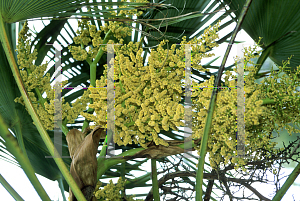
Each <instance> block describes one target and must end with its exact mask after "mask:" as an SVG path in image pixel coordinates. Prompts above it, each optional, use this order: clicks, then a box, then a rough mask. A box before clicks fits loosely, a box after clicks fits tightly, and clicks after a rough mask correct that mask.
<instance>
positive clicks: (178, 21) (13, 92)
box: [0, 0, 300, 200]
mask: <svg viewBox="0 0 300 201" xmlns="http://www.w3.org/2000/svg"><path fill="white" fill-rule="evenodd" d="M244 2H245V1H241V0H233V1H230V2H227V1H210V0H209V1H208V0H207V1H199V2H197V1H193V0H186V1H184V3H183V2H182V1H153V3H156V4H153V5H152V4H146V3H144V4H143V3H135V4H128V5H129V6H132V7H129V6H128V8H129V9H130V8H131V9H133V8H137V7H138V8H139V9H142V8H147V10H146V11H145V12H144V13H143V15H141V16H139V17H138V18H137V19H136V21H135V22H136V24H140V27H138V26H135V27H134V25H131V24H130V23H127V25H128V26H129V27H130V26H133V27H132V28H134V30H135V32H134V35H133V37H132V38H133V40H132V39H131V38H130V37H127V38H124V43H128V42H129V41H131V40H132V41H133V42H138V41H140V40H141V39H142V40H141V41H142V43H143V46H144V47H154V46H156V45H157V44H158V43H159V42H160V41H161V40H162V39H168V40H169V43H168V45H169V47H171V45H172V44H176V43H179V42H180V39H181V37H182V36H183V35H184V36H186V37H187V38H189V37H191V36H195V37H199V36H200V35H201V34H203V32H204V30H205V29H206V28H207V27H208V26H205V27H204V28H202V27H203V25H205V24H206V23H207V22H209V20H211V19H212V18H213V17H214V16H217V14H218V13H219V10H220V9H221V8H226V9H227V8H229V10H227V11H226V12H224V13H223V14H222V15H220V16H217V19H216V20H214V21H212V22H211V23H210V25H215V24H216V23H217V22H218V20H222V19H225V18H226V17H228V16H230V17H231V19H230V20H229V21H228V22H225V23H222V24H221V25H220V28H219V31H224V30H225V28H226V27H228V26H229V25H231V24H232V23H235V22H238V16H240V15H241V11H242V7H243V5H244ZM54 3H55V4H54ZM81 3H84V4H81ZM226 3H227V4H226ZM124 4H125V3H124V2H120V1H118V2H112V1H109V2H104V1H102V2H96V1H93V3H87V2H85V1H64V2H60V1H58V2H56V1H48V3H45V4H42V3H41V2H39V1H31V3H30V4H26V1H12V2H9V3H8V2H6V1H4V0H3V1H2V2H1V7H0V12H1V16H2V18H1V19H0V25H1V30H2V31H1V34H0V35H1V42H2V47H1V51H0V52H1V53H0V54H1V55H0V58H1V68H0V72H1V73H0V76H1V78H2V79H0V82H1V86H3V87H1V90H0V93H1V94H0V106H1V107H0V108H1V110H0V111H1V112H0V115H1V117H2V119H3V120H4V121H2V122H1V123H3V124H1V125H3V127H1V129H2V130H1V136H2V135H3V136H2V138H3V139H1V143H2V144H3V145H4V147H2V149H3V150H7V151H9V152H10V153H11V154H12V155H13V156H14V158H15V160H16V161H17V162H18V164H20V166H21V167H22V169H24V171H25V173H26V174H27V176H28V178H29V179H30V181H31V182H32V184H33V186H34V187H35V189H36V190H37V192H38V194H39V195H40V197H41V199H42V200H50V199H49V197H48V195H47V194H46V192H45V191H44V189H43V187H42V186H41V185H40V183H39V182H38V180H37V179H36V177H35V175H34V173H38V174H40V175H42V176H44V177H46V178H48V179H50V180H57V181H58V182H59V184H60V188H61V189H62V192H63V191H68V190H69V186H70V187H71V188H72V191H73V192H74V194H75V196H76V197H77V198H78V200H81V199H82V200H84V198H83V195H82V194H81V191H80V190H79V189H78V187H77V185H76V183H75V182H74V180H73V179H72V177H71V175H70V174H69V169H70V165H71V160H70V158H62V159H61V158H54V160H53V159H49V158H45V156H50V155H52V156H54V152H53V148H54V146H53V141H54V131H53V130H52V131H51V130H50V131H49V130H48V131H46V130H45V129H44V128H43V126H42V125H41V124H40V120H39V118H38V115H37V114H36V112H35V111H34V110H31V109H30V105H32V103H30V101H28V94H26V92H25V91H24V90H23V89H24V87H23V86H24V85H23V83H22V81H21V80H20V77H19V76H18V73H17V72H18V71H17V69H18V66H17V64H16V60H17V55H16V53H13V52H14V51H12V50H13V49H16V40H15V38H16V37H15V35H14V32H13V31H12V30H14V29H15V27H16V24H15V23H16V22H18V21H21V20H26V19H33V18H41V17H54V18H56V20H54V19H53V20H51V22H50V23H49V24H48V25H46V26H45V27H44V28H43V30H42V31H40V32H38V33H32V34H33V36H34V39H33V40H32V43H31V46H32V47H34V48H35V49H37V52H38V54H37V59H36V60H35V65H37V66H38V65H40V64H41V63H42V62H43V60H44V58H45V57H49V59H50V60H52V61H53V60H54V56H52V57H51V56H48V55H49V52H52V55H53V54H55V50H54V49H53V46H51V45H49V44H53V43H55V42H58V43H59V44H64V43H66V42H67V41H68V40H67V39H66V36H65V35H63V34H62V33H63V31H65V32H67V33H68V34H69V35H70V38H73V37H74V36H75V30H74V29H73V28H72V27H71V26H70V23H69V21H68V19H69V18H70V16H86V17H87V18H89V19H90V20H91V24H93V25H97V27H98V29H99V28H100V25H103V23H104V22H103V20H109V19H110V18H111V17H112V16H111V15H110V14H109V12H108V11H107V10H108V6H112V5H116V6H122V5H124ZM169 4H171V6H170V5H169ZM49 5H51V6H49ZM53 5H56V6H53ZM95 5H98V6H101V7H99V9H100V8H101V12H100V10H97V9H95V10H93V12H89V11H87V12H83V10H82V7H83V6H88V7H90V8H93V6H95ZM299 6H300V3H295V2H293V1H291V2H290V4H287V3H284V2H283V1H280V0H278V1H277V2H276V3H273V2H272V3H270V2H268V1H262V0H260V1H253V2H252V4H251V6H250V8H249V11H248V13H247V15H246V17H245V19H244V22H243V23H242V25H241V27H242V28H243V29H244V30H245V31H246V32H247V33H248V34H249V35H250V36H251V37H252V38H253V39H254V40H255V41H257V40H258V39H259V37H263V39H262V42H263V46H262V48H263V52H262V54H261V55H260V57H259V58H258V60H257V64H263V63H264V61H265V60H266V59H267V58H268V57H269V58H270V59H271V60H272V61H273V62H274V63H276V64H278V65H281V61H282V60H286V59H287V57H289V56H290V55H295V57H293V58H292V60H291V65H290V66H291V68H292V70H293V69H296V65H297V64H298V63H299V61H298V60H297V59H298V58H299V57H297V54H298V53H299V52H300V51H299V50H298V49H297V48H299V43H300V41H299V37H298V36H297V34H296V32H297V31H298V29H299V27H300V26H299V23H300V21H299V19H298V18H297V16H298V13H297V12H296V11H297V10H298V9H297V8H299ZM278 7H280V8H284V9H282V10H281V9H276V8H278ZM21 8H22V9H21ZM16 10H18V12H15V11H16ZM265 10H267V11H268V12H265ZM274 10H276V11H277V12H276V14H275V13H274V14H273V13H272V11H274ZM285 10H289V11H291V12H289V14H286V12H285ZM232 11H234V14H233V13H232ZM203 13H209V14H205V15H203ZM178 16H180V17H178ZM234 16H236V17H234ZM162 18H164V19H165V20H163V21H162V20H161V19H162ZM119 19H121V20H122V18H121V17H120V16H119ZM273 19H276V20H273ZM123 20H125V23H126V22H131V20H133V18H129V19H127V18H125V19H124V17H123ZM149 22H151V26H149V25H148V23H149ZM10 23H11V24H10ZM265 25H268V26H265ZM254 27H258V28H256V29H255V28H254ZM200 28H201V29H200ZM198 30H200V32H198ZM273 30H276V32H274V31H273ZM139 32H141V37H139ZM232 33H233V31H232V32H230V33H228V34H225V36H224V37H223V38H221V39H220V40H218V41H217V43H218V44H221V43H223V42H228V39H229V38H230V36H231V35H232ZM101 37H102V38H104V37H105V35H101ZM70 45H74V41H72V42H71V44H70ZM61 48H62V63H63V68H62V73H63V74H64V73H65V72H69V73H70V74H73V75H76V76H72V77H69V78H68V83H69V86H79V85H81V86H83V87H87V86H89V85H90V83H89V81H88V80H89V79H91V78H90V65H89V63H88V62H86V61H74V62H69V61H70V58H71V57H72V55H71V54H70V52H69V51H68V47H67V46H64V45H61ZM144 50H145V54H144V62H146V57H147V53H149V52H150V51H151V50H150V48H148V49H147V48H144ZM216 59H217V58H216ZM216 59H214V60H212V61H211V62H209V63H208V64H207V65H204V67H206V68H212V69H214V68H217V69H219V67H216V66H212V65H211V63H212V62H214V61H215V60H216ZM97 63H98V64H97V65H99V66H103V64H105V63H107V61H106V57H105V56H103V57H101V59H100V60H99V61H98V62H97ZM224 64H225V63H224ZM233 66H234V64H231V65H228V66H227V67H226V69H227V70H230V69H232V67H233ZM261 66H263V65H261ZM192 72H193V74H194V75H196V76H197V79H198V81H199V82H203V81H201V80H202V79H204V80H207V79H209V78H210V76H212V75H215V76H216V75H217V72H216V73H210V72H206V73H201V72H199V71H197V70H195V69H192ZM47 73H50V75H51V76H52V75H54V74H55V65H53V66H51V67H50V68H49V69H48V71H47ZM219 73H222V72H219ZM101 75H103V69H101V68H100V69H99V70H98V71H97V72H96V77H97V78H100V77H101ZM263 76H265V74H258V75H257V77H256V78H257V79H259V78H261V77H263ZM52 81H53V80H52ZM221 82H222V83H223V81H222V80H221ZM84 91H86V89H81V90H79V91H76V92H74V93H70V94H67V93H68V92H69V91H68V90H67V89H63V90H62V96H64V98H65V101H66V102H67V103H71V102H73V101H74V100H75V99H76V98H78V97H80V96H82V95H83V92H84ZM21 95H22V96H23V98H24V101H25V105H26V107H27V108H28V112H29V114H30V115H29V114H28V112H27V111H26V109H25V107H23V106H22V105H20V104H18V103H15V102H14V99H15V98H16V97H19V96H21ZM26 97H27V99H26ZM32 122H35V125H33V124H32ZM84 123H85V121H84V119H82V118H77V119H76V120H75V123H74V124H71V125H67V128H65V130H66V132H67V131H69V130H70V129H71V128H73V129H74V128H83V127H82V124H83V125H86V124H84ZM4 125H5V126H4ZM84 127H86V126H84ZM7 128H10V129H11V130H12V131H13V133H14V136H13V135H8V136H7V138H5V137H6V136H5V135H6V134H8V132H7ZM183 133H184V132H183V131H182V132H181V135H179V134H175V133H174V132H171V131H169V132H166V131H164V132H161V135H162V136H165V137H169V138H171V139H172V140H181V141H183V140H184V138H183ZM100 141H101V142H102V141H103V143H104V140H100ZM62 144H63V146H62V155H63V156H69V151H68V145H67V141H66V139H65V136H63V141H62ZM101 144H102V143H101ZM294 144H296V142H295V143H294ZM102 145H103V144H102ZM116 149H121V150H122V153H123V156H128V159H116V160H113V159H107V160H106V161H105V162H103V161H102V162H103V163H104V164H107V168H104V169H103V168H102V169H100V170H98V179H99V178H101V179H104V178H115V177H122V178H127V179H128V181H127V183H126V185H125V188H126V189H133V188H136V187H146V186H151V185H149V184H147V182H148V181H150V180H151V179H153V180H154V181H155V177H153V175H155V171H154V172H153V173H152V177H151V173H149V172H147V173H146V174H145V175H143V176H141V177H138V178H135V179H129V178H130V177H129V175H130V174H131V173H130V171H132V170H141V169H140V166H141V165H142V164H144V163H146V161H147V159H143V160H137V159H134V158H132V156H133V155H134V154H136V153H140V152H139V151H141V150H143V148H142V147H140V146H137V145H128V146H116ZM129 156H131V157H129ZM190 157H191V158H185V159H182V155H180V154H177V155H171V156H169V157H163V158H161V159H157V161H158V162H159V163H160V164H168V163H169V164H172V163H173V162H174V161H173V160H175V159H176V160H178V159H179V162H178V164H179V167H180V168H178V167H177V166H173V167H172V168H170V169H168V168H167V170H171V169H174V170H175V171H176V172H175V173H172V172H171V171H170V172H168V173H166V174H165V176H164V177H162V178H161V179H160V180H159V181H158V182H157V183H156V184H157V185H155V182H153V183H154V185H153V190H151V191H150V192H149V193H148V194H146V195H145V194H136V196H147V198H146V200H151V199H152V197H153V196H154V199H155V200H157V196H159V195H158V194H157V192H158V187H160V188H161V189H162V190H163V191H164V192H165V194H172V192H171V191H168V190H167V188H166V187H164V186H163V184H164V183H169V182H167V181H168V179H170V178H171V179H174V178H178V177H179V178H181V179H182V180H180V181H179V183H188V184H190V186H191V188H193V187H194V186H195V182H194V181H193V180H191V177H195V176H196V171H197V168H196V163H197V162H196V161H195V159H197V157H196V156H193V155H192V156H190ZM129 159H131V160H130V163H129V162H128V161H129ZM183 160H184V161H185V163H183ZM151 162H152V165H153V170H154V169H155V168H154V167H155V164H156V159H151ZM298 166H299V165H298ZM298 166H297V167H296V168H295V171H297V169H299V167H298ZM205 167H206V168H207V171H208V172H211V173H210V174H213V175H216V170H212V171H211V170H210V167H209V164H207V166H205ZM228 167H230V166H228ZM113 169H117V171H113ZM167 170H166V171H167ZM182 170H185V172H183V171H182ZM99 172H101V174H100V173H99ZM223 173H224V177H225V178H226V175H227V176H228V178H229V177H234V176H233V175H230V174H229V173H228V172H226V171H223ZM208 176H209V175H208V174H205V175H204V179H206V178H208ZM293 177H294V178H295V177H296V174H294V175H293ZM293 177H291V179H290V180H289V183H292V182H293ZM213 178H214V177H213ZM215 179H216V178H215ZM208 181H209V182H207V183H203V185H204V186H205V187H206V190H205V192H206V193H205V200H209V199H212V200H216V198H215V197H214V196H213V195H211V194H210V193H209V192H211V191H212V188H213V187H216V188H219V189H222V187H221V184H220V185H218V184H217V183H216V182H214V179H210V180H208ZM222 182H223V184H222V185H224V186H225V187H226V182H224V181H222ZM1 183H2V184H3V185H6V186H7V187H8V188H9V184H5V183H4V182H1ZM77 184H78V183H77ZM103 185H105V184H103ZM244 185H245V186H246V184H244ZM201 186H202V185H201ZM174 188H175V187H174ZM177 188H178V186H177ZM201 188H202V187H201ZM284 190H285V191H286V190H287V189H284ZM284 190H283V191H284ZM224 191H225V192H227V193H228V189H226V190H224ZM229 192H230V191H229ZM278 192H279V193H278V194H276V196H278V195H279V194H282V193H281V192H280V191H278ZM10 193H11V195H13V196H14V198H15V199H16V200H21V199H22V198H20V197H19V196H18V194H17V193H16V192H15V191H14V190H13V189H11V191H10ZM122 193H123V194H122V196H125V191H122ZM161 196H163V195H161ZM176 196H177V197H178V199H179V198H180V195H179V194H177V195H176ZM257 196H259V195H257ZM182 199H183V198H182ZM186 199H187V198H186ZM190 199H192V198H190Z"/></svg>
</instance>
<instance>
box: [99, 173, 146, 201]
mask: <svg viewBox="0 0 300 201" xmlns="http://www.w3.org/2000/svg"><path fill="white" fill-rule="evenodd" d="M125 183H126V180H125V181H123V180H122V177H120V178H119V179H118V183H117V184H116V185H115V184H113V182H112V180H110V181H109V184H107V185H106V186H104V188H103V189H101V188H100V187H101V185H102V183H101V182H98V183H97V186H96V190H95V192H94V194H95V197H96V198H97V199H100V200H106V201H122V200H123V198H122V195H121V193H120V191H121V190H123V189H124V186H125ZM126 200H128V201H143V200H141V199H137V200H135V199H133V196H130V197H128V198H126Z"/></svg>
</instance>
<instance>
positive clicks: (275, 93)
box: [192, 46, 300, 167]
mask: <svg viewBox="0 0 300 201" xmlns="http://www.w3.org/2000/svg"><path fill="white" fill-rule="evenodd" d="M256 48H257V46H255V47H254V48H253V49H252V48H249V49H245V53H244V54H245V55H244V58H245V59H244V61H245V64H244V65H245V70H246V71H249V74H248V75H246V76H245V78H244V79H245V87H244V89H245V154H246V155H248V156H253V157H254V159H260V158H261V157H268V156H261V155H260V152H259V150H261V149H265V150H273V151H277V150H275V149H274V146H275V143H273V142H271V136H270V132H271V131H272V130H273V129H274V128H276V126H275V124H277V125H279V126H278V127H277V128H276V129H278V128H282V127H283V126H284V125H285V124H286V123H288V122H290V121H292V122H293V123H295V122H296V120H297V119H299V112H300V107H299V105H300V104H299V101H300V98H299V97H300V96H299V95H300V92H295V87H296V85H295V84H298V86H299V79H298V81H297V79H296V78H297V75H298V74H299V72H300V71H299V70H300V69H298V71H297V72H296V74H295V75H294V77H293V78H291V77H288V78H287V79H282V82H280V83H278V82H277V79H278V75H274V72H272V76H270V77H268V78H266V79H265V81H263V82H267V83H269V85H268V88H266V85H261V84H257V83H255V79H254V75H255V72H256V70H257V69H256V67H255V66H253V65H249V66H248V65H247V64H251V59H252V58H254V57H255V56H254V51H255V50H256ZM235 72H237V70H236V69H235ZM225 75H226V77H225V85H226V86H229V87H234V86H236V85H237V83H236V80H235V79H233V80H231V81H228V80H229V78H236V76H232V73H231V72H229V71H227V72H226V73H225ZM213 84H214V77H213V76H212V77H211V78H210V79H209V80H207V81H205V82H203V83H201V84H200V86H201V87H203V88H195V89H194V91H193V93H192V97H194V101H193V104H194V108H193V109H194V110H195V112H194V113H193V118H194V122H193V131H194V133H193V138H194V139H198V138H200V137H202V135H203V131H204V127H205V123H206V117H207V112H208V107H209V103H210V98H211V94H212V91H213V88H212V87H213ZM266 98H270V99H274V100H278V99H280V100H281V103H280V102H278V101H276V103H275V104H274V105H266V106H265V105H263V100H264V99H266ZM236 104H237V91H236V89H234V88H231V89H229V88H226V87H225V89H223V90H221V91H219V93H218V95H217V100H216V105H215V110H214V114H213V121H212V127H211V131H210V133H211V134H210V136H209V140H208V143H207V144H208V152H209V154H210V155H209V160H210V164H211V166H212V167H216V166H217V165H220V164H224V165H226V164H228V163H230V162H231V163H233V164H235V165H236V167H241V166H243V165H244V164H245V163H246V161H247V160H248V159H245V158H237V157H234V156H236V153H237V150H236V134H237V121H236V119H237V106H236ZM279 105H280V107H279ZM284 106H285V107H286V108H285V109H282V107H284ZM291 114H292V115H291ZM288 120H289V121H288ZM287 126H288V125H287ZM294 131H295V130H294ZM197 149H198V150H199V147H198V148H197ZM254 153H255V154H254Z"/></svg>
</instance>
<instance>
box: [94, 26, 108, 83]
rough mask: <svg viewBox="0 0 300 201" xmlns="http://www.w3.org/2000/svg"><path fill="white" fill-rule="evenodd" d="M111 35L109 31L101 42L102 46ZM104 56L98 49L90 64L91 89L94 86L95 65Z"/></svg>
mask: <svg viewBox="0 0 300 201" xmlns="http://www.w3.org/2000/svg"><path fill="white" fill-rule="evenodd" d="M111 34H112V31H111V30H109V31H108V32H107V33H106V35H105V37H104V40H103V44H106V43H107V42H108V40H109V38H110V36H111ZM103 54H104V51H103V50H102V48H101V47H100V48H99V51H98V53H97V55H96V57H95V59H94V61H93V62H92V64H91V65H90V81H91V85H92V86H93V87H95V86H96V71H97V63H98V61H99V60H100V59H101V57H102V55H103Z"/></svg>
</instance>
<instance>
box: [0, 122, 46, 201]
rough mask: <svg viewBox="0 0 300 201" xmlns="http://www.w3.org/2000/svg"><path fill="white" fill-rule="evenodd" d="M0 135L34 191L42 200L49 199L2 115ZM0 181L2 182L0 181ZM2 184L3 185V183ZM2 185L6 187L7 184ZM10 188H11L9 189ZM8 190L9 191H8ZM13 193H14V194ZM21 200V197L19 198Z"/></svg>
mask: <svg viewBox="0 0 300 201" xmlns="http://www.w3.org/2000/svg"><path fill="white" fill-rule="evenodd" d="M0 135H1V137H2V138H3V139H4V141H5V146H6V148H7V150H8V151H9V152H10V153H11V154H13V155H14V157H15V158H16V160H17V161H18V163H19V164H20V165H21V167H22V169H23V171H24V172H25V174H26V176H27V177H28V179H29V180H30V182H31V184H32V185H33V187H34V188H35V190H36V192H37V193H38V195H39V196H40V198H41V199H42V200H48V201H50V198H49V196H48V194H47V193H46V191H45V189H44V188H43V186H42V185H41V183H40V182H39V180H38V178H37V177H36V175H35V171H34V169H33V167H32V166H31V164H30V161H29V159H28V157H26V156H25V155H24V154H23V152H22V150H21V148H20V147H19V145H18V142H17V140H16V139H15V138H14V136H13V135H12V134H11V133H10V132H9V131H8V128H7V126H6V125H5V124H4V121H3V119H2V117H1V116H0ZM1 183H2V182H1ZM3 186H4V185H3ZM4 187H8V186H7V185H6V186H4ZM10 190H11V189H10ZM9 192H10V191H9ZM14 195H15V194H14ZM21 200H22V199H21Z"/></svg>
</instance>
